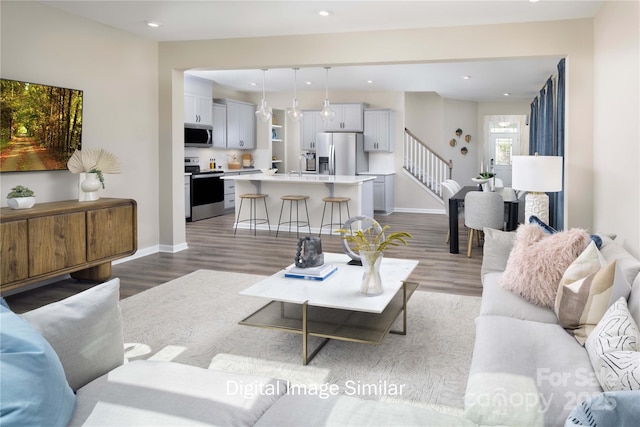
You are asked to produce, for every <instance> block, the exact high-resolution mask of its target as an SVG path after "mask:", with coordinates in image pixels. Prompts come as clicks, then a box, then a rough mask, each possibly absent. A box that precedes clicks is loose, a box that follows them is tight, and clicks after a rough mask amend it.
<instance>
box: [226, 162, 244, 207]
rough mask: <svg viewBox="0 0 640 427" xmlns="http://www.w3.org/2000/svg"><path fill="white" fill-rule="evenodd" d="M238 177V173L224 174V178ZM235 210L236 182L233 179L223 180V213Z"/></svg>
mask: <svg viewBox="0 0 640 427" xmlns="http://www.w3.org/2000/svg"><path fill="white" fill-rule="evenodd" d="M229 175H240V174H239V173H238V172H225V173H224V176H229ZM235 208H236V181H235V179H225V180H224V211H225V213H229V212H232V211H234V210H235Z"/></svg>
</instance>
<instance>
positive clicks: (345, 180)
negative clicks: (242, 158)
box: [222, 173, 375, 184]
mask: <svg viewBox="0 0 640 427" xmlns="http://www.w3.org/2000/svg"><path fill="white" fill-rule="evenodd" d="M222 179H234V180H236V181H262V182H275V183H278V182H282V183H284V182H295V183H299V184H361V183H363V182H365V181H372V180H374V179H375V176H370V175H366V176H363V175H357V176H354V175H305V174H303V175H302V176H298V175H297V174H296V175H289V174H282V175H280V174H275V175H265V174H263V173H258V174H249V175H233V176H222Z"/></svg>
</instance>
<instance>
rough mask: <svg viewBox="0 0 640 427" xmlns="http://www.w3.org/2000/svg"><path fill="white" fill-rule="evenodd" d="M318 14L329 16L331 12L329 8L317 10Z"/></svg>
mask: <svg viewBox="0 0 640 427" xmlns="http://www.w3.org/2000/svg"><path fill="white" fill-rule="evenodd" d="M318 15H320V16H329V15H333V12H332V11H330V10H320V11H318Z"/></svg>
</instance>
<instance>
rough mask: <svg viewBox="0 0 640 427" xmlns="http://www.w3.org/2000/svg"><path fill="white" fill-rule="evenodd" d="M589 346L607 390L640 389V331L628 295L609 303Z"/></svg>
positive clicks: (600, 381)
mask: <svg viewBox="0 0 640 427" xmlns="http://www.w3.org/2000/svg"><path fill="white" fill-rule="evenodd" d="M585 348H586V349H587V353H588V354H589V359H591V364H592V365H593V370H594V371H595V373H596V377H597V378H598V382H599V383H600V385H601V386H602V388H603V389H604V390H605V391H614V390H640V331H639V330H638V325H636V322H635V321H634V320H633V318H632V317H631V314H630V313H629V309H628V308H627V301H626V300H625V299H624V298H620V299H618V300H617V301H616V302H615V303H614V304H613V305H611V307H609V309H608V310H607V312H606V313H605V315H604V316H603V317H602V319H601V320H600V322H598V325H597V326H596V328H595V329H594V330H593V332H591V334H590V335H589V337H588V338H587V341H586V343H585Z"/></svg>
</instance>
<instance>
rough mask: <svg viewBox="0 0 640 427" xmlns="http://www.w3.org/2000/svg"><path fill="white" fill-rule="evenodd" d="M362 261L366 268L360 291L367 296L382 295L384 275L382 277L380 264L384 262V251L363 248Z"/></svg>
mask: <svg viewBox="0 0 640 427" xmlns="http://www.w3.org/2000/svg"><path fill="white" fill-rule="evenodd" d="M360 261H361V262H362V267H363V268H364V273H363V274H362V283H361V284H360V293H362V294H363V295H367V296H376V295H380V294H381V293H382V292H383V289H382V277H380V264H381V263H382V252H379V251H376V250H373V249H361V250H360Z"/></svg>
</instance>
